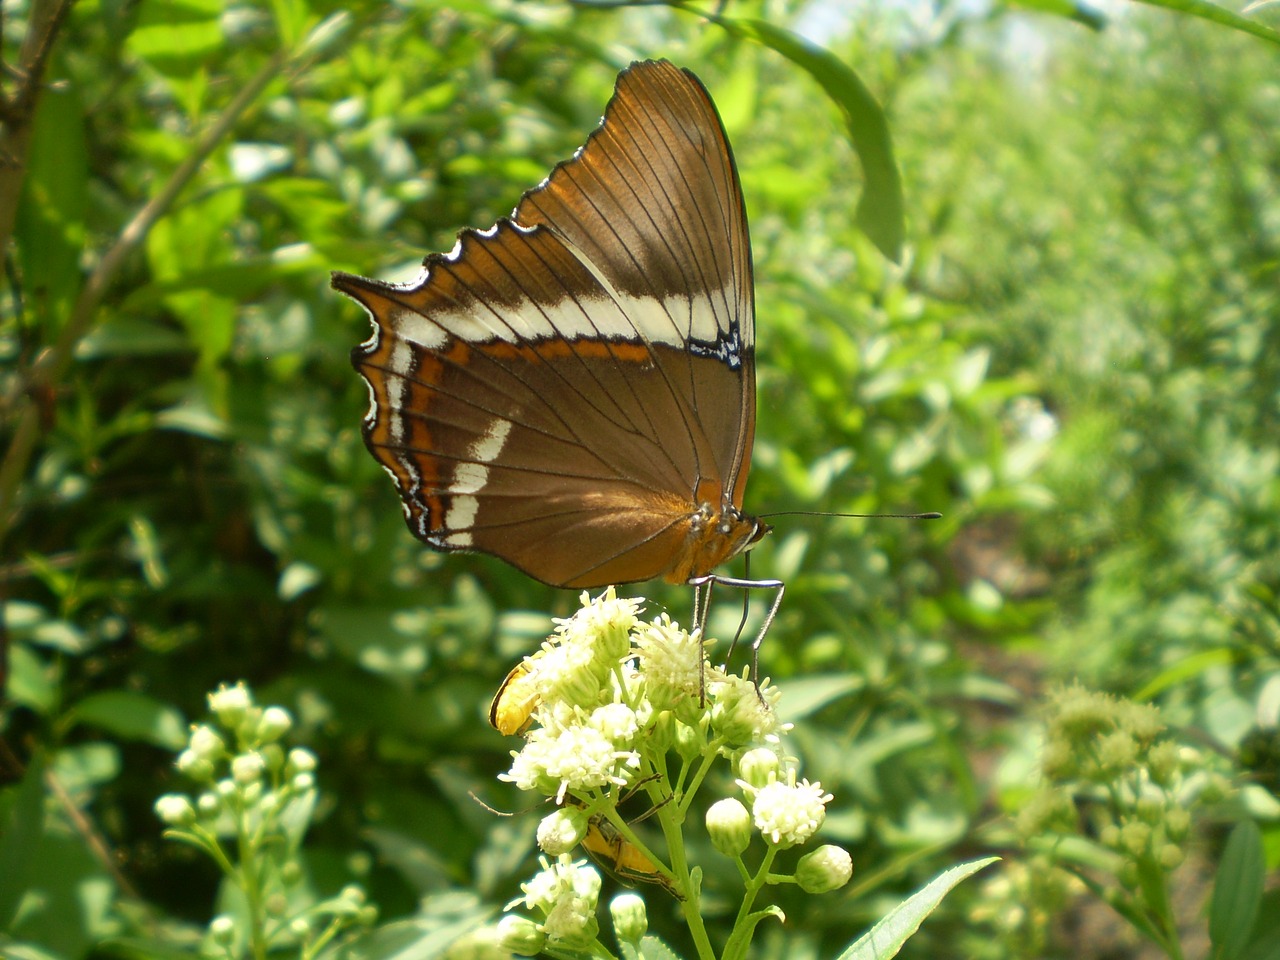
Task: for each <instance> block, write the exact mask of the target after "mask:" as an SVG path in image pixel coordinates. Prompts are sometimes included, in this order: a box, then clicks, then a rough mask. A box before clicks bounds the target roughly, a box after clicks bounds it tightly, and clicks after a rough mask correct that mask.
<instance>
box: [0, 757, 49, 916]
mask: <svg viewBox="0 0 1280 960" xmlns="http://www.w3.org/2000/svg"><path fill="white" fill-rule="evenodd" d="M0 801H3V802H2V803H0V824H3V829H0V929H3V930H11V929H12V926H13V920H14V913H15V912H16V911H17V909H18V905H19V904H20V903H21V902H22V898H23V896H24V895H25V893H26V892H27V887H28V877H29V876H30V874H31V873H32V872H33V871H34V870H35V865H36V850H37V849H38V848H39V846H40V843H41V841H42V840H43V839H44V761H43V757H42V756H40V755H37V756H36V757H35V758H34V759H33V760H32V761H31V763H29V764H28V765H27V772H26V775H25V776H24V777H23V778H22V783H21V784H19V786H18V787H17V788H16V789H12V790H7V791H5V793H4V794H0Z"/></svg>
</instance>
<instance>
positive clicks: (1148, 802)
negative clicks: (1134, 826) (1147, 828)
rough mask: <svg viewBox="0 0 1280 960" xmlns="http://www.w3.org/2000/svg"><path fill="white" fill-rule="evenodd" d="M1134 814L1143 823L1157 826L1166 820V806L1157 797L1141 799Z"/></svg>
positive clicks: (1135, 805)
mask: <svg viewBox="0 0 1280 960" xmlns="http://www.w3.org/2000/svg"><path fill="white" fill-rule="evenodd" d="M1134 812H1135V813H1136V814H1137V815H1138V819H1139V820H1141V821H1142V822H1143V823H1147V824H1150V825H1151V826H1155V825H1156V824H1157V823H1159V822H1160V821H1161V820H1163V819H1164V804H1163V803H1161V802H1160V801H1159V800H1157V799H1156V798H1155V797H1139V798H1138V802H1137V803H1136V804H1134Z"/></svg>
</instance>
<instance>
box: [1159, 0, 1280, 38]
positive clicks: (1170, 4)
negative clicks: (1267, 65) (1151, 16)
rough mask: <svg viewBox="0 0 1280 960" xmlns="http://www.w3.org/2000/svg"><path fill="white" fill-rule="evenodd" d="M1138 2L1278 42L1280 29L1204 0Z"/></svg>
mask: <svg viewBox="0 0 1280 960" xmlns="http://www.w3.org/2000/svg"><path fill="white" fill-rule="evenodd" d="M1140 2H1141V3H1145V4H1148V5H1149V6H1152V7H1162V8H1163V9H1165V10H1173V11H1175V12H1177V13H1185V14H1189V15H1190V16H1193V17H1199V18H1200V19H1202V20H1209V21H1211V22H1213V23H1219V24H1221V25H1222V26H1224V27H1232V28H1234V29H1236V30H1241V31H1243V32H1244V33H1251V34H1253V35H1254V36H1255V37H1261V38H1262V39H1263V40H1270V41H1271V42H1272V43H1276V44H1280V31H1277V30H1272V29H1271V28H1270V27H1267V26H1263V25H1262V24H1261V23H1258V22H1257V21H1255V20H1247V19H1245V18H1244V17H1242V16H1239V15H1238V14H1234V13H1232V12H1231V11H1230V10H1226V9H1224V8H1222V7H1220V6H1218V5H1217V4H1213V3H1206V2H1205V0H1140Z"/></svg>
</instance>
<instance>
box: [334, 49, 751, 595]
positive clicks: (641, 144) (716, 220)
mask: <svg viewBox="0 0 1280 960" xmlns="http://www.w3.org/2000/svg"><path fill="white" fill-rule="evenodd" d="M423 265H424V272H423V274H422V275H421V276H420V277H419V278H418V280H416V281H414V282H412V283H408V284H392V283H386V282H383V281H380V280H372V279H367V278H363V277H357V276H354V275H351V274H345V273H335V274H334V278H333V284H334V286H335V287H336V288H337V289H339V290H341V291H343V292H344V293H346V294H348V295H349V296H351V297H353V298H354V299H356V300H357V301H359V302H360V303H361V304H363V305H364V306H365V308H366V309H367V310H368V311H369V313H370V315H371V317H372V319H373V322H374V329H373V334H372V335H371V337H370V338H369V340H367V341H366V342H365V343H364V344H362V345H360V346H359V347H357V348H356V349H355V350H354V351H353V353H352V361H353V363H354V365H355V367H356V369H357V370H358V371H359V372H360V373H361V375H362V376H363V377H364V378H365V380H366V381H367V382H368V385H369V391H370V398H371V403H370V409H369V413H368V415H367V416H366V417H365V421H364V429H363V432H364V439H365V443H366V445H367V446H368V448H369V450H370V451H371V452H372V453H373V455H374V456H375V457H376V458H377V459H378V461H379V462H380V463H381V464H382V465H383V466H384V467H385V468H386V470H387V471H388V472H389V473H390V474H391V476H392V477H393V479H394V480H395V483H396V486H397V489H398V491H399V493H400V496H401V499H402V501H403V504H404V510H405V516H406V520H407V521H408V524H409V526H410V529H411V530H412V531H413V532H414V534H415V535H416V536H417V537H418V538H419V539H421V540H423V541H424V542H425V543H427V544H428V545H430V546H432V547H434V548H436V549H439V550H446V551H449V550H478V551H482V552H486V553H491V554H494V555H496V556H498V557H500V558H502V559H503V560H506V561H507V562H509V563H511V564H512V565H514V566H516V567H517V568H519V569H521V570H523V571H524V572H525V573H527V574H529V575H530V576H532V577H534V578H536V579H538V580H541V581H543V582H545V583H549V584H553V585H556V586H564V587H574V588H586V587H599V586H604V585H607V584H613V583H628V582H634V581H641V580H649V579H654V578H659V577H661V578H663V579H666V580H669V581H671V582H676V583H684V582H690V581H695V580H698V579H699V578H702V577H706V576H708V575H710V574H711V571H712V570H714V569H715V568H716V567H717V566H719V565H720V564H722V563H724V562H725V561H727V560H729V559H731V558H732V557H734V556H736V555H737V554H739V553H741V552H742V551H743V550H745V549H747V548H749V547H750V546H751V545H753V544H754V543H756V542H757V541H758V540H759V539H760V538H761V537H763V536H764V534H765V533H767V532H768V530H769V527H768V526H767V525H766V524H763V523H761V522H760V521H758V520H756V519H754V518H752V517H751V516H749V515H747V514H745V513H744V512H743V511H742V509H741V507H742V500H743V493H744V490H745V487H746V479H747V473H748V468H749V462H750V455H751V444H752V438H753V434H754V422H755V361H754V302H753V291H752V277H751V254H750V244H749V240H748V235H747V222H746V212H745V207H744V205H743V201H742V194H741V190H740V187H739V184H738V178H737V172H736V170H735V168H734V164H733V158H732V154H731V152H730V150H729V144H728V141H727V139H726V137H725V134H724V130H723V127H722V126H721V124H720V121H719V118H718V116H717V115H716V112H715V108H714V106H713V105H712V103H711V100H710V97H709V96H708V95H707V93H706V90H705V89H704V88H703V87H702V85H701V83H699V81H698V80H697V79H696V78H695V77H694V76H693V75H692V74H690V73H688V72H687V71H683V70H680V69H679V68H677V67H674V66H673V65H671V64H670V63H667V62H665V61H658V62H645V63H637V64H634V65H632V66H631V67H630V68H629V69H628V70H626V71H624V72H623V73H622V74H621V75H620V76H619V79H618V84H617V88H616V90H615V92H614V96H613V98H612V99H611V100H610V102H609V105H608V107H607V108H606V110H605V116H604V119H603V121H602V123H601V125H600V127H599V128H598V129H597V130H596V131H595V132H594V133H593V134H592V135H591V136H590V137H589V138H588V140H587V142H586V143H585V144H584V145H583V147H582V148H581V149H579V150H578V152H577V153H575V155H574V156H573V158H571V159H570V160H567V161H565V162H564V163H561V164H560V165H558V166H557V167H556V168H555V169H554V170H553V171H552V173H551V174H550V175H549V176H548V178H547V179H546V180H545V181H544V182H543V183H542V184H540V185H539V186H537V187H535V188H534V189H532V190H530V191H529V192H528V193H526V194H525V195H524V197H523V198H522V199H521V201H520V203H519V205H518V206H517V207H516V209H515V211H514V212H513V213H512V215H511V216H510V217H508V218H504V219H502V220H499V221H498V222H497V223H496V224H495V225H494V226H493V227H491V228H489V229H487V230H476V229H468V230H464V231H463V232H462V233H461V234H460V235H459V238H458V242H457V244H456V245H455V247H454V249H453V251H451V252H450V253H448V254H434V255H431V256H429V257H427V258H426V260H425V261H424V264H423Z"/></svg>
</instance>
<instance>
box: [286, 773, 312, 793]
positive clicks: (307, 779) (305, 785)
mask: <svg viewBox="0 0 1280 960" xmlns="http://www.w3.org/2000/svg"><path fill="white" fill-rule="evenodd" d="M315 785H316V778H315V775H314V774H311V773H299V774H297V775H296V776H294V778H293V779H292V780H290V781H289V786H291V787H292V788H293V789H294V790H295V791H297V792H298V793H306V792H307V791H308V790H310V789H312V788H313V787H314V786H315Z"/></svg>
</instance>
